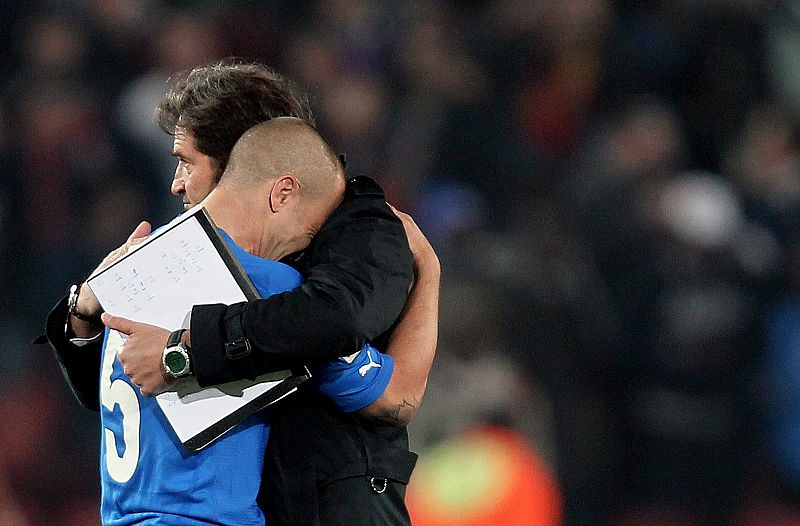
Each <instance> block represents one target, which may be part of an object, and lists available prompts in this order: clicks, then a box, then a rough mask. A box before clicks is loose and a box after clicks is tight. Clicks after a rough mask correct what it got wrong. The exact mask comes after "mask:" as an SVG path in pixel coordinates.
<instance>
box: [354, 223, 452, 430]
mask: <svg viewBox="0 0 800 526" xmlns="http://www.w3.org/2000/svg"><path fill="white" fill-rule="evenodd" d="M397 214H398V216H399V217H400V218H401V219H402V220H403V225H404V226H405V229H406V232H407V234H408V239H409V244H410V245H411V251H412V252H413V254H414V270H415V274H416V280H415V281H414V287H413V289H412V290H411V294H410V296H409V298H408V301H407V302H406V306H405V310H404V311H403V315H402V316H401V317H400V320H399V322H398V324H397V326H396V327H395V329H394V330H393V331H392V334H391V337H390V338H389V343H388V346H387V350H386V354H388V355H389V356H391V357H392V359H393V360H394V372H393V374H392V376H391V378H390V379H389V383H388V384H387V386H386V389H385V390H384V392H383V394H382V395H381V396H380V397H379V398H378V399H377V400H376V401H375V402H373V403H372V404H370V405H369V406H367V407H366V408H364V409H362V410H361V411H360V415H361V416H362V417H364V418H366V419H368V420H371V421H374V422H377V423H382V424H389V425H393V426H405V425H408V423H409V422H410V421H411V419H412V418H413V416H414V415H415V414H416V412H417V409H418V408H419V406H420V404H421V403H422V398H423V396H424V395H425V388H426V387H427V385H428V374H429V373H430V370H431V366H432V365H433V358H434V356H435V354H436V346H437V342H438V335H439V334H438V333H439V280H440V276H441V266H440V264H439V258H438V257H437V256H436V253H435V252H434V250H433V247H431V245H430V243H429V242H428V240H427V239H426V238H425V236H424V235H423V234H422V232H421V231H420V229H419V228H418V227H417V225H416V223H414V220H413V219H411V217H410V216H408V215H407V214H404V213H402V212H397Z"/></svg>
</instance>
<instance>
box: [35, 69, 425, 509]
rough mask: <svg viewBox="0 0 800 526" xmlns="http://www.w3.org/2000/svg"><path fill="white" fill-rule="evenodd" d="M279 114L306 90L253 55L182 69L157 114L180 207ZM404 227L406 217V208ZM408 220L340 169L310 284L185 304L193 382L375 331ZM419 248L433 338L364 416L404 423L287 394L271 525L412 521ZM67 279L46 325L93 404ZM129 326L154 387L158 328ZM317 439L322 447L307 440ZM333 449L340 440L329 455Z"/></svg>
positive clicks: (326, 348)
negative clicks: (248, 134)
mask: <svg viewBox="0 0 800 526" xmlns="http://www.w3.org/2000/svg"><path fill="white" fill-rule="evenodd" d="M210 88H211V89H210ZM276 116H295V117H298V118H301V119H304V120H306V121H307V122H310V123H311V122H313V120H312V118H311V113H310V111H309V109H308V107H307V103H306V102H305V100H304V98H302V97H299V96H297V95H296V92H295V91H294V90H293V89H292V88H291V86H290V85H288V83H287V82H286V81H285V80H284V79H282V78H281V77H279V76H277V75H276V74H274V73H273V72H271V71H269V70H268V69H266V68H263V67H262V66H257V65H252V64H234V63H230V62H228V63H220V64H215V65H210V66H205V67H201V68H196V69H195V70H192V71H191V72H189V73H187V74H183V75H181V76H179V77H177V80H176V82H175V84H174V86H173V88H172V89H171V90H170V93H169V94H168V96H167V97H166V98H165V100H164V101H163V102H162V104H161V105H160V107H159V111H158V114H157V120H158V122H159V124H160V125H161V126H162V128H164V129H165V130H166V131H167V132H168V133H172V134H174V137H175V141H174V151H173V154H175V155H176V156H177V157H178V158H179V164H178V167H177V169H176V174H175V180H174V182H173V185H172V191H173V193H175V194H176V195H179V196H181V197H182V198H183V200H184V203H185V204H186V205H187V206H190V205H192V204H194V203H195V202H197V201H198V200H199V199H202V197H204V196H205V195H206V194H207V193H208V192H209V191H210V190H211V189H212V188H213V187H214V186H215V185H216V182H217V181H218V179H219V175H220V174H221V173H222V171H223V170H224V168H225V165H226V163H227V160H228V155H229V154H230V150H231V148H232V147H233V144H234V143H235V142H236V140H237V139H238V137H239V136H240V135H241V134H242V133H243V132H244V131H245V130H246V129H248V128H250V127H251V126H252V125H254V124H257V123H259V122H263V121H265V120H267V119H269V118H272V117H276ZM406 226H409V227H410V228H411V227H413V224H412V223H410V222H409V219H408V218H406ZM403 228H404V227H403V223H401V222H400V221H399V220H398V219H397V217H396V216H395V215H394V213H393V212H392V210H391V209H389V207H388V206H387V205H386V203H385V201H384V196H383V193H382V191H381V189H380V187H379V186H378V185H377V184H375V183H374V181H371V180H369V179H365V178H355V179H351V180H350V181H348V184H347V190H346V194H345V200H344V202H343V203H342V205H341V206H340V207H339V208H338V209H337V210H336V211H335V212H334V214H333V215H332V216H331V218H330V219H329V220H328V222H326V223H325V224H324V225H323V227H322V228H321V229H320V231H319V232H318V233H317V235H316V236H315V238H314V240H313V241H312V243H311V245H310V246H309V248H308V249H307V250H306V251H305V253H304V254H302V255H301V256H299V257H298V258H297V259H296V260H294V265H295V266H296V267H297V268H298V270H300V271H301V272H303V273H304V274H305V275H306V276H307V278H308V281H307V282H306V284H305V285H303V286H302V287H301V288H300V289H297V290H295V291H293V292H290V293H286V294H283V295H280V296H278V297H272V298H269V299H266V300H259V301H256V302H250V303H242V304H236V305H232V306H223V305H208V306H197V307H195V308H194V309H193V311H192V323H191V328H190V331H188V339H187V341H185V343H186V344H188V345H189V347H190V348H191V357H192V362H193V366H194V374H195V375H196V376H197V379H198V381H199V382H200V383H201V385H213V384H217V383H221V382H225V381H229V380H233V379H238V378H243V377H253V376H256V375H258V374H261V373H263V372H266V371H268V370H275V369H283V368H285V367H287V366H293V365H297V364H300V363H308V362H310V361H317V360H330V359H333V358H335V357H338V356H346V355H350V354H352V353H354V352H355V351H357V350H358V349H359V348H360V347H361V346H362V344H363V343H364V342H365V341H367V340H370V341H376V340H378V339H379V337H380V336H381V335H382V334H383V333H385V332H386V331H387V330H388V329H389V328H390V327H391V326H392V324H393V323H394V322H395V319H396V318H397V316H398V315H399V313H400V311H401V309H402V308H403V304H404V302H405V299H406V293H407V291H408V290H409V286H410V283H411V280H412V273H413V269H412V261H411V256H410V252H409V250H408V245H407V241H406V236H405V233H404V230H403ZM411 232H412V236H414V235H415V234H414V233H413V230H411ZM417 232H418V230H417ZM147 233H149V226H148V225H146V224H142V225H140V227H138V228H137V230H136V231H135V232H134V234H133V235H132V236H131V239H129V242H128V243H126V244H125V245H123V247H120V249H118V250H117V251H115V252H114V253H112V254H111V255H110V259H113V258H115V257H118V256H119V255H120V254H121V253H123V252H124V251H125V250H127V249H128V248H129V247H130V246H131V245H132V244H135V243H136V242H137V240H138V239H140V238H141V237H142V236H144V235H146V234H147ZM418 237H421V234H419V236H418ZM422 239H423V240H424V237H423V238H422ZM425 244H426V243H420V244H419V245H418V246H424V245H425ZM428 249H429V245H427V247H426V248H425V249H424V250H423V251H422V252H423V253H425V254H426V256H425V257H424V258H423V260H424V261H426V262H427V263H426V265H423V266H425V268H430V269H432V270H431V271H430V272H428V271H427V270H426V271H425V273H424V274H425V275H424V276H423V278H424V279H420V280H419V283H420V284H423V287H420V289H421V290H427V291H428V292H427V294H426V298H428V300H427V305H426V308H427V309H428V310H427V311H424V310H421V311H419V312H424V313H426V314H427V315H426V314H422V315H418V316H417V318H416V320H415V323H417V324H426V326H427V334H431V333H432V334H433V346H432V348H431V345H430V338H428V340H427V345H426V346H421V347H420V349H421V351H420V352H419V356H415V357H414V359H413V360H411V359H407V360H405V363H406V364H407V365H408V368H407V370H408V371H411V372H410V373H409V374H408V376H407V377H405V378H404V377H403V368H402V367H401V368H399V369H396V370H395V376H398V378H399V380H398V381H396V382H395V387H394V390H395V392H396V393H398V395H397V396H398V397H397V403H396V407H394V408H393V409H391V410H384V411H382V412H381V413H380V414H378V415H373V416H375V417H376V418H377V420H378V421H382V422H383V423H388V424H391V425H392V426H398V425H401V427H392V426H383V425H375V424H367V423H365V422H364V421H363V420H362V419H361V417H359V416H358V415H341V414H338V413H337V412H336V411H335V410H334V409H333V408H331V407H329V406H328V405H327V404H326V402H324V401H323V400H321V399H320V398H318V397H317V396H316V395H315V394H314V393H310V392H307V393H303V394H302V396H299V397H298V400H295V401H292V402H291V403H289V404H286V406H285V407H283V408H281V409H280V413H279V414H276V415H274V419H273V434H274V436H275V440H274V441H271V443H270V447H269V450H268V459H267V461H266V469H267V470H268V471H267V474H266V477H265V480H266V481H267V483H266V484H265V490H266V491H265V493H264V502H263V505H264V507H265V509H266V510H267V511H268V513H270V514H272V513H273V512H274V514H275V517H271V516H269V515H268V517H269V520H270V524H320V523H324V524H337V523H341V524H392V523H396V524H404V523H408V516H407V514H406V512H405V508H404V506H403V504H402V497H403V492H404V484H405V483H406V482H407V481H408V476H409V475H410V472H411V469H412V468H413V464H414V459H415V455H413V453H410V452H409V451H408V445H407V435H406V433H405V429H404V428H403V427H402V425H403V424H405V423H406V422H407V420H408V418H410V415H413V412H414V410H415V409H416V407H417V406H418V404H419V401H420V399H421V396H422V393H423V392H424V386H425V380H426V378H427V370H428V369H429V366H430V360H431V359H432V356H433V350H434V349H435V323H436V322H435V309H436V305H435V303H432V302H431V300H430V298H431V297H435V296H437V295H438V261H436V260H435V254H433V252H432V250H428ZM431 255H432V257H431ZM75 289H76V290H74V293H73V294H72V295H71V297H69V298H65V299H64V300H62V301H61V302H60V303H59V304H58V305H57V306H56V308H55V309H54V310H53V311H52V312H51V314H50V316H49V318H48V324H47V335H48V338H49V340H50V342H51V344H52V345H53V346H54V348H55V350H56V355H57V357H58V359H59V362H60V363H61V364H62V366H63V368H64V370H65V374H66V376H67V377H68V379H69V381H70V384H71V385H72V387H73V390H74V391H75V392H76V395H77V396H78V398H79V399H80V400H81V402H82V403H83V404H84V405H86V406H88V407H95V408H96V407H97V387H96V386H97V377H98V367H99V355H100V349H99V343H98V341H97V340H96V339H93V338H95V335H96V334H97V333H98V332H99V331H100V330H101V329H102V326H101V325H100V324H99V322H98V315H99V310H97V305H96V300H95V301H94V302H93V298H91V294H90V293H89V292H90V291H89V289H88V287H87V288H83V287H81V288H78V287H75ZM434 291H435V292H434ZM412 296H413V295H412ZM423 303H424V302H423ZM431 309H432V310H431ZM410 310H411V309H410V308H409V311H410ZM431 312H433V314H434V315H433V316H431V315H430V313H431ZM431 320H432V322H433V326H431ZM411 327H414V324H413V323H412V324H411ZM133 330H134V331H136V333H137V334H138V335H139V337H138V338H137V341H138V342H140V344H139V347H140V348H138V349H136V348H130V349H126V354H128V355H131V356H138V357H140V358H141V363H142V364H145V363H146V364H149V365H148V366H147V367H144V369H147V370H148V371H149V372H148V371H146V372H144V373H142V374H141V376H140V378H139V379H136V378H133V376H132V379H133V380H134V382H136V384H137V385H139V386H140V387H141V388H142V389H143V392H145V391H146V392H148V393H150V394H153V393H156V392H158V391H159V390H161V389H163V387H164V385H160V384H159V382H163V376H162V374H161V373H162V371H161V368H160V367H161V366H160V354H161V351H162V349H163V347H164V344H165V341H166V339H165V338H166V337H165V335H164V334H163V331H160V329H157V328H153V327H150V326H143V325H141V324H138V325H136V326H135V327H133ZM399 332H400V334H401V336H397V333H395V334H394V335H393V336H392V337H393V338H405V340H404V341H407V342H412V343H415V344H416V343H419V342H416V341H414V339H413V337H412V336H410V335H412V334H413V332H414V331H413V330H406V331H399ZM155 357H157V358H158V360H157V361H156V360H155V359H154V358H155ZM403 362H404V360H400V364H403ZM396 363H397V360H396ZM420 364H422V367H420ZM420 371H422V373H421V372H420ZM393 378H394V376H393ZM393 381H394V380H393ZM398 383H399V387H398ZM390 387H392V386H391V384H390ZM387 390H389V388H387ZM300 399H302V402H303V404H302V405H301V404H300V403H299V402H300V401H301V400H300ZM276 429H277V431H276ZM323 430H324V433H323ZM312 446H313V447H316V448H317V449H316V450H315V451H309V450H308V449H306V448H307V447H312ZM333 451H336V452H338V453H337V454H336V455H333V457H332V456H331V455H332V452H333ZM348 496H349V497H348ZM365 498H366V500H365ZM309 505H312V506H314V508H309ZM348 510H349V512H348ZM353 513H356V515H353ZM320 521H324V522H320Z"/></svg>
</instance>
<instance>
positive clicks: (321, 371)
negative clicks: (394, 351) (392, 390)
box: [312, 345, 394, 413]
mask: <svg viewBox="0 0 800 526" xmlns="http://www.w3.org/2000/svg"><path fill="white" fill-rule="evenodd" d="M393 371H394V360H393V359H392V357H391V356H389V355H388V354H383V353H381V352H380V351H378V350H377V349H375V348H374V347H372V346H371V345H365V346H364V347H362V348H361V350H360V351H358V352H357V353H355V354H353V355H351V356H344V357H342V358H337V359H335V360H333V361H332V362H329V363H327V364H325V365H324V366H320V367H317V368H316V369H314V371H313V373H312V379H313V381H314V382H315V384H316V387H317V390H319V392H320V393H322V394H324V395H325V396H327V397H328V398H330V399H331V400H333V403H334V404H335V405H336V407H338V408H339V410H340V411H342V412H345V413H351V412H353V411H358V410H359V409H363V408H365V407H367V406H368V405H369V404H371V403H372V402H374V401H375V400H377V399H378V398H379V397H380V396H381V395H382V394H383V391H384V390H386V386H387V385H388V384H389V379H390V378H391V377H392V372H393Z"/></svg>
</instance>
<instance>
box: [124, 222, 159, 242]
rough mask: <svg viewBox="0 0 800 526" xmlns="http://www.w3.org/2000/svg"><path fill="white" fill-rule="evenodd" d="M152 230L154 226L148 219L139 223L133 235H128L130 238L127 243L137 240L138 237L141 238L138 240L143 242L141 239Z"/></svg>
mask: <svg viewBox="0 0 800 526" xmlns="http://www.w3.org/2000/svg"><path fill="white" fill-rule="evenodd" d="M152 230H153V227H152V226H151V225H150V223H148V222H147V221H142V222H141V223H139V224H138V225H137V226H136V228H134V229H133V232H131V235H130V236H128V240H127V241H126V244H129V243H132V242H133V241H135V240H137V239H138V240H139V241H138V242H141V240H142V239H143V238H146V237H147V236H149V235H150V232H151V231H152Z"/></svg>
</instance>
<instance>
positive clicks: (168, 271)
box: [89, 212, 247, 330]
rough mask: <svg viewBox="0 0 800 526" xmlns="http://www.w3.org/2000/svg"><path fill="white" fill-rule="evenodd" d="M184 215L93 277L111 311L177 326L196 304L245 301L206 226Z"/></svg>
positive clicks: (171, 327) (167, 326)
mask: <svg viewBox="0 0 800 526" xmlns="http://www.w3.org/2000/svg"><path fill="white" fill-rule="evenodd" d="M196 213H197V212H196ZM185 215H186V214H185ZM185 215H184V216H180V217H179V219H181V221H179V222H178V223H177V224H173V223H170V224H169V225H167V226H166V227H164V229H163V230H162V231H158V232H157V233H156V234H154V235H153V236H151V239H148V240H147V241H146V242H145V243H142V244H141V245H140V246H139V247H138V248H137V249H136V250H134V251H132V252H130V253H129V254H126V255H125V256H124V257H123V258H122V259H120V260H119V261H117V262H116V263H114V264H113V265H112V266H110V267H109V268H107V269H106V270H104V271H102V272H100V273H98V274H97V275H96V276H93V277H92V278H90V279H89V286H90V287H91V288H92V291H94V293H95V295H96V296H97V298H98V299H99V300H100V303H101V304H102V305H103V308H104V309H105V310H106V311H107V312H109V313H110V314H114V315H118V316H123V317H125V318H130V319H133V320H135V321H141V322H144V323H149V324H152V325H158V326H159V327H163V328H165V329H169V330H174V329H177V328H180V327H182V326H185V325H184V324H185V323H186V322H187V314H188V313H189V312H190V311H191V308H192V306H193V305H198V304H203V303H226V304H229V303H235V302H238V301H245V300H246V299H247V298H246V296H245V295H244V293H243V292H242V290H241V287H240V286H239V285H238V284H237V282H236V280H235V278H234V277H233V276H232V274H231V272H230V270H228V268H227V266H226V265H225V262H224V260H223V259H222V257H221V256H220V254H219V253H218V252H217V250H216V249H215V247H214V245H213V244H212V242H211V240H210V239H209V237H208V235H207V234H206V232H205V231H204V230H203V227H202V226H201V225H200V223H199V222H198V221H195V220H191V217H190V218H188V219H187V218H186V217H185Z"/></svg>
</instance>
